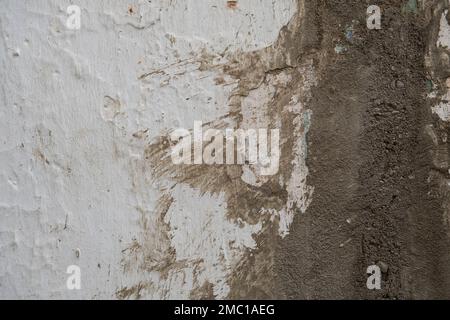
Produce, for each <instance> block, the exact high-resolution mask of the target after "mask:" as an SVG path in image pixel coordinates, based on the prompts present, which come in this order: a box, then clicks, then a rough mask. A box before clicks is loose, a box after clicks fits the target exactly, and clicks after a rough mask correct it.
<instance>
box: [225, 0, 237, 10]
mask: <svg viewBox="0 0 450 320" xmlns="http://www.w3.org/2000/svg"><path fill="white" fill-rule="evenodd" d="M237 5H238V2H237V1H236V0H228V1H227V7H228V8H230V9H237Z"/></svg>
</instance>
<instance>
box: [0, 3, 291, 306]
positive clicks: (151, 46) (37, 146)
mask: <svg viewBox="0 0 450 320" xmlns="http://www.w3.org/2000/svg"><path fill="white" fill-rule="evenodd" d="M70 4H75V5H78V6H80V8H81V29H80V30H68V29H67V28H66V27H65V24H66V19H67V14H66V8H67V7H68V6H69V5H70ZM0 5H1V7H2V9H1V10H0V64H1V66H0V68H1V79H0V83H1V91H0V130H1V131H0V139H1V140H0V298H52V299H54V298H64V299H74V298H83V299H91V298H105V299H110V298H116V292H117V291H118V290H120V289H121V288H124V287H131V286H136V284H139V283H140V282H141V281H145V282H147V283H148V282H151V283H152V285H151V286H149V287H146V288H145V290H142V293H141V294H142V297H143V298H155V299H161V298H164V299H171V298H189V295H190V293H191V291H192V290H193V289H195V288H196V287H198V286H199V285H200V284H201V283H203V282H204V281H208V282H209V283H212V284H213V288H214V294H215V295H216V296H217V297H218V298H223V297H226V295H227V293H228V291H229V286H228V285H227V283H226V278H227V274H229V273H230V272H232V270H233V267H234V266H235V265H236V263H237V261H238V260H239V257H240V255H241V254H242V250H243V249H245V248H252V247H253V246H255V241H254V238H253V235H254V234H257V232H258V230H259V229H260V227H261V226H260V225H259V224H248V223H244V222H242V223H239V222H236V221H230V220H228V219H227V218H226V217H225V215H224V212H225V208H224V201H223V199H221V197H220V196H210V195H200V194H199V192H198V191H197V190H194V189H192V188H190V187H188V186H182V185H178V186H177V187H176V188H175V189H174V190H173V192H172V193H171V196H172V197H173V198H174V203H173V205H172V206H171V208H170V210H169V211H168V213H167V215H166V216H165V221H164V222H165V223H166V225H167V226H169V228H170V230H168V231H167V233H166V235H167V234H168V235H169V238H170V245H171V247H172V248H174V249H175V250H176V259H177V263H179V265H178V266H177V268H169V270H168V273H167V274H166V275H165V276H162V275H161V274H159V273H158V272H149V273H143V272H141V271H139V270H138V269H137V268H135V265H137V264H138V259H140V258H142V257H138V256H136V261H134V262H133V261H127V262H126V263H125V265H127V266H128V268H129V270H128V271H129V272H124V271H123V269H124V261H123V258H124V255H123V252H122V251H123V250H127V248H129V245H130V243H132V242H133V240H136V239H137V240H142V238H143V237H146V238H148V239H150V241H149V242H147V243H154V248H151V250H153V249H154V256H155V259H158V252H159V251H158V250H162V252H164V250H166V249H167V248H161V246H164V244H163V243H162V242H161V243H160V242H159V241H160V237H161V236H164V235H161V232H165V231H162V230H158V228H159V226H158V225H157V224H156V222H155V221H153V220H152V219H153V218H152V213H153V212H154V211H155V206H156V202H157V199H158V197H159V196H160V193H161V192H160V190H161V188H162V186H164V184H167V185H169V182H166V181H158V182H157V183H156V184H155V182H154V181H152V180H151V177H148V176H147V175H146V174H145V172H144V171H143V168H144V167H145V165H144V158H143V157H144V154H143V152H144V149H145V143H147V142H148V141H149V140H151V139H152V138H153V137H156V136H158V135H159V134H161V132H164V130H167V129H172V128H177V127H184V128H191V127H192V124H193V122H194V120H203V121H204V122H206V121H210V120H213V119H216V118H218V117H220V116H222V115H224V114H226V112H227V110H228V107H227V102H228V98H229V96H230V94H231V92H232V90H233V89H234V88H235V87H236V85H237V84H236V83H233V82H232V79H225V84H216V80H215V79H216V77H217V76H218V74H217V73H216V72H215V71H214V70H208V71H206V70H204V71H202V68H200V70H199V66H200V65H201V57H202V56H204V55H213V56H214V57H215V58H214V61H215V63H220V62H222V61H221V59H222V60H223V59H225V58H221V56H220V55H219V54H221V53H225V52H227V53H229V52H237V51H251V50H257V49H261V48H264V47H266V46H268V45H270V44H272V43H273V42H274V41H275V40H276V38H277V37H278V33H279V31H280V29H281V28H282V27H283V26H284V25H286V24H287V23H288V22H289V20H290V19H291V17H292V16H293V15H294V13H295V10H296V1H295V0H277V1H266V0H245V1H244V0H243V1H239V5H238V8H237V9H230V8H228V7H227V2H226V1H225V0H202V1H199V0H153V1H143V0H140V1H138V0H135V1H119V0H114V1H100V0H99V1H88V0H80V1H75V0H74V1H62V0H61V1H59V0H27V1H25V0H2V1H0ZM153 70H163V72H158V73H154V74H150V75H148V76H146V77H141V76H142V75H145V74H148V73H151V72H152V71H153ZM140 77H141V78H140ZM255 94H258V92H255ZM256 100H258V99H257V98H256ZM253 103H254V102H253ZM145 130H148V131H146V132H145ZM143 137H144V138H143ZM142 214H144V215H145V216H146V219H147V221H148V223H149V225H150V227H149V228H148V229H149V230H150V231H149V232H148V233H147V234H143V233H142V228H141V227H140V225H139V220H140V217H141V215H142ZM291 218H292V217H287V218H285V219H291ZM152 226H153V227H152ZM286 228H288V225H286V226H284V227H283V232H286V231H287V229H286ZM152 241H153V242H152ZM230 243H233V245H230ZM77 249H78V250H79V253H80V256H79V257H78V258H77V256H76V251H77ZM161 254H162V255H163V253H161ZM223 257H225V259H222V258H223ZM199 259H200V260H203V264H202V267H201V270H200V271H199V270H197V271H195V272H194V269H195V267H196V264H195V262H196V261H198V260H199ZM224 261H225V262H224ZM69 265H79V266H80V268H81V275H82V283H81V285H82V288H81V290H68V289H67V288H66V279H67V277H68V275H67V274H66V268H67V267H68V266H69ZM194 274H195V277H194Z"/></svg>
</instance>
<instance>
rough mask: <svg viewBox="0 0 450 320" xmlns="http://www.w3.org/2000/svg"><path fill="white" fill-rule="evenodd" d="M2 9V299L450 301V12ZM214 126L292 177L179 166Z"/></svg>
mask: <svg viewBox="0 0 450 320" xmlns="http://www.w3.org/2000/svg"><path fill="white" fill-rule="evenodd" d="M1 4H2V10H1V11H0V41H1V43H0V45H1V47H0V63H1V70H2V72H1V74H2V79H1V80H0V82H1V85H2V91H0V94H1V100H0V101H1V108H0V130H1V132H2V135H1V137H2V140H1V149H0V248H1V250H0V298H41V299H42V298H52V299H53V298H64V299H74V298H83V299H177V298H178V299H179V298H181V299H206V298H216V299H240V298H250V299H266V298H279V299H293V298H302V299H330V298H337V299H344V298H345V299H348V298H356V299H366V298H368V299H379V298H385V299H386V298H387V299H408V298H426V299H431V298H450V229H449V228H450V226H449V221H450V192H449V190H450V176H449V175H450V171H449V163H448V161H449V143H448V141H447V139H448V133H449V128H450V125H449V121H450V113H449V108H450V107H449V100H450V26H449V21H450V19H449V18H450V17H449V16H450V13H449V11H448V7H449V5H448V1H447V0H430V1H415V0H391V1H378V0H374V1H365V0H364V1H361V0H345V1H342V0H327V1H322V0H308V1H304V0H298V1H296V0H277V1H264V0H238V1H226V0H220V1H217V0H202V1H195V0H183V1H181V0H170V1H167V0H158V1H143V0H135V1H129V2H125V1H119V0H115V1H88V0H83V1H82V0H80V1H76V2H74V1H56V0H39V1H31V0H30V1H14V0H2V1H1ZM72 4H75V5H78V6H79V7H80V8H81V20H80V21H81V28H80V29H79V30H69V29H68V28H67V27H66V20H67V17H68V15H67V12H66V9H67V7H68V6H69V5H72ZM370 5H378V6H379V7H380V8H381V12H382V20H381V21H382V28H381V29H380V30H369V29H368V28H367V26H366V18H367V15H366V11H367V8H368V7H369V6H370ZM194 121H202V122H203V129H204V130H206V129H208V128H214V129H226V128H233V129H251V128H272V129H279V130H280V151H281V158H280V164H279V170H278V171H277V173H276V174H274V175H263V174H261V171H260V168H259V167H258V166H257V165H253V164H236V165H226V164H219V165H206V164H197V165H176V164H174V163H173V162H172V161H171V157H170V152H171V148H172V147H173V142H172V141H171V139H170V134H171V133H172V132H173V130H175V129H177V128H187V129H190V130H192V129H193V124H194ZM374 264H376V265H378V266H380V269H381V270H382V287H381V289H380V290H368V289H367V287H366V280H367V277H368V275H367V274H366V269H367V267H368V266H370V265H374ZM70 265H77V266H79V267H80V270H81V289H80V290H68V288H67V287H66V280H67V278H68V276H69V275H68V274H67V273H66V270H67V267H68V266H70Z"/></svg>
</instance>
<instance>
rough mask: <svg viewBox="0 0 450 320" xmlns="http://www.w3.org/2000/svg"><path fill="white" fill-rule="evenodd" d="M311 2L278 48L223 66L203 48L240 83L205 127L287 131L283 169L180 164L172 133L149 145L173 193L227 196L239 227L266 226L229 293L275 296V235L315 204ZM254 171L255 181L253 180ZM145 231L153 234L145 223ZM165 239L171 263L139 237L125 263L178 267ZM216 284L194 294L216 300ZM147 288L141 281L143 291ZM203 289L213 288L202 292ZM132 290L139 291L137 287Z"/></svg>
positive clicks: (230, 279) (158, 175) (155, 171)
mask: <svg viewBox="0 0 450 320" xmlns="http://www.w3.org/2000/svg"><path fill="white" fill-rule="evenodd" d="M304 5H305V4H304V2H302V1H300V2H299V10H298V13H297V15H296V16H295V17H294V18H293V19H292V20H291V22H290V23H289V24H288V25H287V26H286V27H284V28H283V29H282V31H281V32H280V35H279V39H278V40H277V41H276V43H275V44H274V45H272V46H270V47H268V48H265V49H263V50H259V51H254V52H250V53H243V52H237V53H232V54H225V56H226V59H227V60H228V63H225V64H219V65H217V64H215V63H214V62H213V61H214V56H213V55H211V54H208V53H207V52H206V51H204V52H202V54H201V59H200V61H201V64H200V67H199V70H204V71H207V70H217V71H220V72H221V73H222V74H224V75H226V76H228V77H232V78H234V79H236V81H237V82H238V86H237V87H236V89H235V90H234V91H233V93H232V95H231V96H230V98H229V107H230V111H229V113H228V114H226V115H225V116H224V117H223V118H220V119H217V120H215V121H212V122H210V123H206V124H204V128H203V129H204V130H206V129H207V128H214V129H225V128H235V129H236V128H241V129H248V128H259V127H266V128H269V129H275V128H278V129H280V135H281V136H280V148H281V158H280V166H279V167H280V170H279V172H278V173H277V174H276V175H274V176H259V174H258V170H257V169H258V168H255V167H254V166H249V165H215V166H211V165H173V164H172V161H171V158H170V151H171V146H172V145H173V142H172V141H170V139H169V135H170V132H167V133H165V134H163V135H161V136H160V137H159V138H158V139H155V140H154V141H152V142H151V143H150V144H149V145H148V147H147V148H146V150H145V159H146V167H147V169H146V170H147V171H149V172H151V176H152V178H153V179H155V180H170V181H173V185H172V187H168V188H165V190H166V191H163V190H162V192H166V196H169V195H170V190H172V189H173V188H174V186H176V185H178V184H182V185H187V186H189V187H191V188H193V189H195V190H199V192H200V195H206V194H208V195H215V196H218V195H221V196H224V197H225V200H226V212H227V213H226V215H227V219H229V221H231V222H233V223H236V224H237V225H238V224H239V223H240V222H239V221H242V222H244V223H245V224H246V225H249V226H252V225H254V226H256V225H258V224H260V225H262V228H261V229H260V230H259V231H258V232H257V233H255V234H254V235H253V237H254V239H255V241H256V244H257V245H256V247H255V248H252V247H247V248H246V249H244V250H243V251H242V253H241V254H240V258H239V260H238V262H237V264H234V265H231V269H229V270H228V273H227V276H226V278H225V279H224V281H225V282H226V283H228V285H229V286H230V288H231V291H230V292H229V293H228V294H227V296H226V297H228V298H243V297H245V298H258V297H260V298H268V297H271V296H273V270H272V268H273V255H274V250H275V244H276V240H275V239H276V238H277V237H279V236H281V237H284V236H286V235H287V234H288V233H289V229H290V225H291V223H292V221H293V219H294V216H295V215H296V214H297V213H301V212H305V210H306V208H307V207H308V205H309V203H310V201H311V195H312V192H313V188H312V187H310V186H308V185H307V183H306V177H307V175H308V169H307V167H306V162H305V161H306V156H307V154H306V153H307V147H306V135H307V132H308V129H309V126H310V118H311V111H310V110H308V109H307V108H306V105H307V104H308V101H309V99H310V98H311V96H310V91H311V88H312V87H314V86H315V85H316V81H317V80H316V77H315V67H314V64H315V62H314V60H313V59H311V57H312V56H311V54H312V53H313V52H314V48H315V46H316V44H317V40H316V39H311V38H310V37H305V35H304V34H303V33H301V32H300V31H299V30H301V29H302V28H303V27H304V24H305V22H304V19H303V17H302V15H303V14H304V11H305V10H304ZM306 22H307V23H308V21H306ZM148 76H151V74H145V75H144V76H141V80H145V78H146V77H148ZM218 78H219V79H220V77H218ZM246 174H249V175H251V176H253V178H254V179H253V180H251V181H249V180H246V178H245V175H246ZM167 192H169V193H167ZM163 197H164V196H163ZM163 202H164V203H166V204H167V203H168V202H167V201H163ZM169 206H170V204H169ZM165 208H166V209H167V207H165ZM163 211H164V210H163ZM144 225H145V224H144ZM156 228H162V230H163V231H162V232H161V236H163V235H162V234H167V230H166V229H164V228H165V227H163V226H162V225H159V226H158V227H156ZM143 230H144V233H145V228H144V229H143ZM143 238H145V236H143ZM144 243H145V240H144ZM164 243H167V246H166V247H165V250H166V251H167V252H169V253H170V254H169V257H170V259H163V261H166V262H165V263H162V266H163V267H162V266H161V265H160V264H158V263H156V261H155V263H156V264H152V263H151V260H149V261H148V259H146V258H145V257H151V256H152V254H148V252H151V250H153V249H151V247H152V245H151V244H150V245H148V246H147V247H144V246H145V244H142V242H138V243H135V244H133V245H132V246H130V248H129V249H127V250H126V251H127V252H125V254H129V255H130V256H129V257H127V258H126V260H127V261H129V262H130V261H131V263H125V264H124V266H125V268H129V267H130V266H131V265H134V264H135V261H137V260H139V261H141V262H140V263H138V265H139V266H140V268H142V269H144V270H147V271H154V270H158V271H161V270H166V268H170V269H172V270H174V269H176V264H177V263H176V262H175V261H173V252H171V251H170V249H169V247H168V246H169V244H168V242H167V241H166V239H165V240H164ZM167 252H166V253H167ZM136 253H137V254H136ZM166 253H165V254H166ZM163 255H164V254H163ZM142 257H144V258H142ZM160 258H162V257H160ZM157 260H158V259H157ZM149 262H150V263H149ZM219 263H224V261H222V262H219ZM211 286H212V287H213V289H211ZM214 287H215V284H208V282H203V283H196V284H195V285H194V288H193V290H192V291H191V296H192V297H206V296H207V297H210V296H211V291H212V292H215V289H214ZM140 288H141V287H140V286H138V287H136V290H137V289H139V292H140V291H141V290H142V289H140ZM202 288H203V290H206V289H207V292H203V293H202ZM124 292H126V293H127V296H130V295H131V293H130V292H129V291H124ZM122 296H124V294H122ZM216 297H221V298H224V297H225V296H217V295H216Z"/></svg>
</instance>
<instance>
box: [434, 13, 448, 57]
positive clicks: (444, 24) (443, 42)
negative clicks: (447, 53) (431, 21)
mask: <svg viewBox="0 0 450 320" xmlns="http://www.w3.org/2000/svg"><path fill="white" fill-rule="evenodd" d="M447 14H448V10H445V11H444V12H443V13H442V16H441V21H440V28H439V36H438V41H437V46H438V47H444V48H449V49H450V26H449V24H448V21H447Z"/></svg>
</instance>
